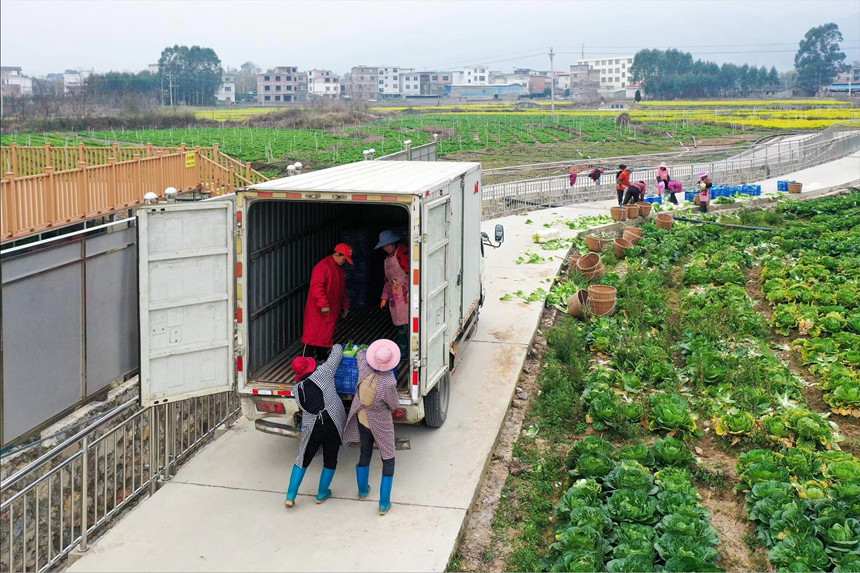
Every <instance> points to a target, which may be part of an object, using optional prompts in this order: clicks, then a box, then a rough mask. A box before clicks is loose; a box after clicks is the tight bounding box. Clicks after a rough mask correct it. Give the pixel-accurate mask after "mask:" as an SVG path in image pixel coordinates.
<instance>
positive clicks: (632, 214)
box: [624, 205, 639, 219]
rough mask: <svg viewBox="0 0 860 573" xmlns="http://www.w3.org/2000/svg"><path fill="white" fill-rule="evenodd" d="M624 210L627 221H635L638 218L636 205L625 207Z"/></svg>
mask: <svg viewBox="0 0 860 573" xmlns="http://www.w3.org/2000/svg"><path fill="white" fill-rule="evenodd" d="M624 210H625V211H627V218H628V219H635V218H636V217H638V216H639V206H638V205H625V206H624Z"/></svg>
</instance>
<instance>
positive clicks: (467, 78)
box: [453, 66, 492, 86]
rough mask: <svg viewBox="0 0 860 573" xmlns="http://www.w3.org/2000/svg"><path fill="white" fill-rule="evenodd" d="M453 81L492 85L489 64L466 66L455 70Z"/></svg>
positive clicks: (463, 83) (461, 83)
mask: <svg viewBox="0 0 860 573" xmlns="http://www.w3.org/2000/svg"><path fill="white" fill-rule="evenodd" d="M453 83H455V84H458V85H476V84H477V85H479V86H486V85H490V84H491V83H492V82H491V81H490V71H489V69H488V68H487V66H466V67H465V68H463V69H462V70H457V71H455V72H454V80H453Z"/></svg>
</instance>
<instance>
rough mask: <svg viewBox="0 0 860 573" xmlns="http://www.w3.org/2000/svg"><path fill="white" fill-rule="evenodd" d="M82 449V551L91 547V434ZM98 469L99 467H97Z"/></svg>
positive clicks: (80, 546)
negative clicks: (88, 544)
mask: <svg viewBox="0 0 860 573" xmlns="http://www.w3.org/2000/svg"><path fill="white" fill-rule="evenodd" d="M81 449H82V450H83V453H84V455H83V458H82V459H83V463H84V467H83V470H82V471H81V544H80V545H79V546H78V548H79V549H80V550H81V551H86V550H87V549H89V547H88V546H87V530H88V529H89V515H88V512H89V506H90V504H89V483H88V482H89V479H90V471H89V466H90V455H89V453H90V438H89V436H84V439H83V443H82V444H81ZM96 471H98V468H96ZM105 475H107V466H105Z"/></svg>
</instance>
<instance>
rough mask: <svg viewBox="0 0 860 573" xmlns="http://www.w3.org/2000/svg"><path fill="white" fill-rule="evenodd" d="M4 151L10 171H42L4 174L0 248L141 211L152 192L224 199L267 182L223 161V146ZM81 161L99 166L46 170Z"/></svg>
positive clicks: (230, 160)
mask: <svg viewBox="0 0 860 573" xmlns="http://www.w3.org/2000/svg"><path fill="white" fill-rule="evenodd" d="M2 149H3V151H4V153H7V152H8V155H9V158H8V159H9V161H8V163H9V164H10V165H12V164H14V165H18V166H19V167H23V168H24V169H25V170H26V171H27V172H29V171H32V170H34V169H36V168H39V169H41V170H42V171H41V172H39V173H38V174H34V175H23V176H22V174H20V173H17V172H14V171H9V172H7V173H5V174H4V175H3V179H2V182H0V185H2V196H0V201H2V203H0V207H2V215H0V241H4V242H5V241H10V240H14V239H19V238H22V237H26V236H28V235H32V234H35V233H39V232H43V231H46V230H49V229H55V228H58V227H62V226H65V225H70V224H73V223H77V222H81V221H85V220H87V219H92V218H94V217H99V216H102V215H106V214H110V213H114V212H117V211H121V210H124V209H128V208H130V207H135V206H137V205H140V204H141V203H142V202H143V196H144V194H146V193H147V192H150V191H151V192H154V193H157V194H159V195H161V194H162V193H163V192H164V190H165V189H166V188H167V187H175V188H176V189H177V190H179V191H180V192H182V191H190V190H196V189H201V188H202V189H205V190H207V191H209V192H211V193H213V194H216V195H218V194H222V193H232V192H233V191H235V190H236V188H237V187H243V186H246V185H252V184H254V183H259V182H260V181H265V180H266V177H265V176H264V175H261V174H260V173H258V172H256V171H254V170H253V169H251V166H250V163H245V164H243V163H240V162H238V161H236V160H235V159H233V158H231V157H229V156H227V155H224V154H223V153H221V152H220V151H219V150H218V146H217V145H214V146H213V147H211V148H199V147H195V148H193V149H191V148H185V147H184V146H183V147H178V148H161V147H157V148H155V147H152V146H147V147H144V148H139V147H137V148H129V147H116V146H115V147H113V148H89V147H84V146H79V147H76V148H54V147H51V146H50V144H48V145H46V146H45V147H44V148H19V147H17V146H14V145H13V146H11V147H4V148H2ZM35 150H38V153H36V151H35ZM144 150H145V151H144ZM132 151H134V152H135V153H133V154H132V155H131V157H129V158H128V159H126V160H123V161H117V160H116V159H115V157H120V158H125V157H127V156H128V154H129V153H130V152H132ZM141 151H144V153H141ZM111 153H112V154H114V155H109V154H111ZM40 157H41V162H40V161H39V158H40ZM76 157H77V158H79V157H86V158H89V159H91V160H94V161H95V162H96V164H95V165H91V164H90V163H88V162H87V161H78V162H77V163H75V164H74V165H72V166H70V167H69V168H68V169H63V170H58V169H56V168H55V167H54V166H53V165H43V163H44V162H45V161H53V162H57V165H63V166H68V165H69V163H68V162H69V161H70V160H71V159H74V158H76Z"/></svg>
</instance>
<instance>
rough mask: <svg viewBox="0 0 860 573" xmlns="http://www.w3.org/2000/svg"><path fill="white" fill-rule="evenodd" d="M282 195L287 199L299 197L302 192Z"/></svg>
mask: <svg viewBox="0 0 860 573" xmlns="http://www.w3.org/2000/svg"><path fill="white" fill-rule="evenodd" d="M284 197H286V198H287V199H301V198H302V194H301V193H287V194H286V195H284Z"/></svg>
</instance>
